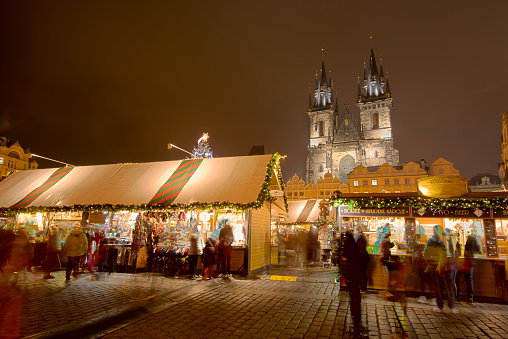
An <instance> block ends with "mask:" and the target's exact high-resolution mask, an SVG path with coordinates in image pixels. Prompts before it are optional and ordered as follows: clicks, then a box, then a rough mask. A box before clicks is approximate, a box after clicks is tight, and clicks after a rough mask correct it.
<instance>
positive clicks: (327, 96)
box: [313, 55, 334, 108]
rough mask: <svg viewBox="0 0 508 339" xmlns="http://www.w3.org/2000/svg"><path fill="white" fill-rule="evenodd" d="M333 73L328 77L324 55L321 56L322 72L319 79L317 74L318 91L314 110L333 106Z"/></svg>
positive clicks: (315, 94) (315, 93) (315, 96)
mask: <svg viewBox="0 0 508 339" xmlns="http://www.w3.org/2000/svg"><path fill="white" fill-rule="evenodd" d="M333 101H334V100H333V82H332V72H331V71H329V73H328V78H327V77H326V68H325V61H324V55H322V56H321V71H320V75H319V78H318V76H317V74H316V89H315V92H314V104H313V107H314V108H329V107H330V106H333Z"/></svg>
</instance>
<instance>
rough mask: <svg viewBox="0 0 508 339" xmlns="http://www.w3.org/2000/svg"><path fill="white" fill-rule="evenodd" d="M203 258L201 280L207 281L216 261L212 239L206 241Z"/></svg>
mask: <svg viewBox="0 0 508 339" xmlns="http://www.w3.org/2000/svg"><path fill="white" fill-rule="evenodd" d="M203 256H204V258H203V280H209V279H210V278H211V277H212V270H213V266H214V265H215V260H216V248H215V240H214V239H213V238H212V237H210V238H208V239H207V240H206V243H205V249H204V251H203Z"/></svg>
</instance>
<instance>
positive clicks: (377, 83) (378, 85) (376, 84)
mask: <svg viewBox="0 0 508 339" xmlns="http://www.w3.org/2000/svg"><path fill="white" fill-rule="evenodd" d="M363 72H364V81H363V89H364V91H363V95H362V96H361V100H369V99H376V98H382V97H385V96H386V91H385V89H384V86H385V76H384V71H383V65H382V62H381V68H380V71H379V72H378V68H377V64H376V57H375V56H374V49H372V48H371V49H370V59H369V67H368V69H367V67H366V65H365V62H364V64H363ZM361 100H360V99H359V100H358V101H359V102H360V101H361Z"/></svg>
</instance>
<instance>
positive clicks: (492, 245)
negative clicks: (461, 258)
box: [483, 219, 499, 258]
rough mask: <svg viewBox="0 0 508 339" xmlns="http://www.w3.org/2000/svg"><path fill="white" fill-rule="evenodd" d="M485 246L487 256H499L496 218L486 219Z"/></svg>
mask: <svg viewBox="0 0 508 339" xmlns="http://www.w3.org/2000/svg"><path fill="white" fill-rule="evenodd" d="M483 224H484V226H485V246H486V248H487V258H497V257H498V256H499V255H498V253H497V234H496V221H495V220H494V219H485V220H484V221H483Z"/></svg>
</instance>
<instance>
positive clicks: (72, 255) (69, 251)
mask: <svg viewBox="0 0 508 339" xmlns="http://www.w3.org/2000/svg"><path fill="white" fill-rule="evenodd" d="M64 248H65V251H64V252H65V254H66V255H67V267H66V270H65V280H70V279H71V272H73V273H72V275H73V277H74V278H75V277H77V276H78V273H79V265H80V263H81V258H82V257H83V255H85V253H86V252H87V251H88V240H87V239H86V235H85V233H83V231H82V230H81V224H80V223H79V222H75V223H74V229H73V230H72V231H71V233H69V235H68V236H67V239H66V240H65V245H64Z"/></svg>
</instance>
